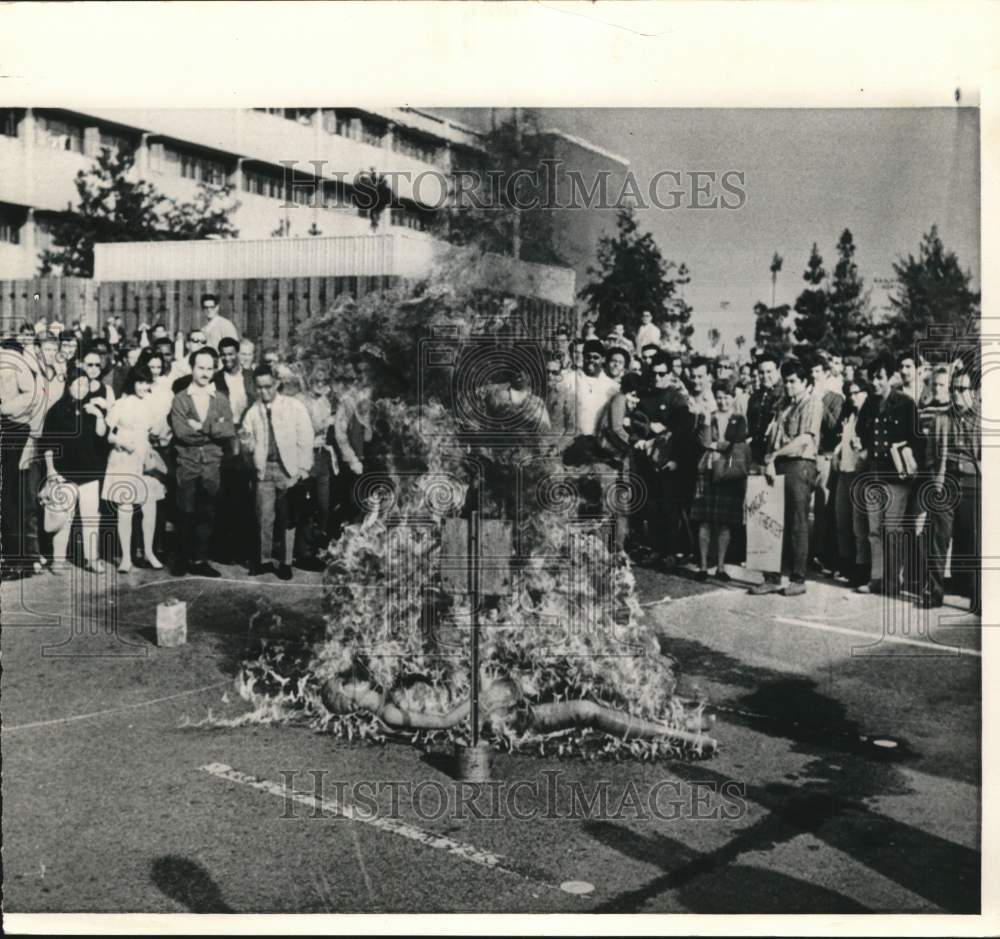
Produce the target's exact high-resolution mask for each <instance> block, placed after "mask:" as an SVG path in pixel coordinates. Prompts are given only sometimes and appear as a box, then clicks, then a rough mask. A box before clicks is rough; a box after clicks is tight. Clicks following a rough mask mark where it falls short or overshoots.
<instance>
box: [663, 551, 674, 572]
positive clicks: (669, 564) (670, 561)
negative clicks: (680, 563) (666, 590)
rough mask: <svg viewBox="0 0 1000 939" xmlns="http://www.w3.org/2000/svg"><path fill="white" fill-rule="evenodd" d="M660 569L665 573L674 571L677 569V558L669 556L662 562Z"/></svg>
mask: <svg viewBox="0 0 1000 939" xmlns="http://www.w3.org/2000/svg"><path fill="white" fill-rule="evenodd" d="M660 567H662V568H663V570H665V571H672V570H673V569H674V568H675V567H677V558H674V557H671V556H670V555H669V554H668V555H666V556H665V557H663V558H662V559H661V560H660Z"/></svg>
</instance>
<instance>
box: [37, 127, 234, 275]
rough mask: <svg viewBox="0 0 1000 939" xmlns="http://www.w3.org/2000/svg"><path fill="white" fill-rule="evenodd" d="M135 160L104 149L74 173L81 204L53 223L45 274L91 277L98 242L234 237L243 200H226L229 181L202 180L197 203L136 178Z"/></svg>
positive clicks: (127, 153) (131, 155) (122, 151)
mask: <svg viewBox="0 0 1000 939" xmlns="http://www.w3.org/2000/svg"><path fill="white" fill-rule="evenodd" d="M134 162H135V154H134V152H132V151H130V150H127V149H120V150H117V151H112V150H111V149H110V148H108V147H104V148H102V149H101V153H100V155H99V156H98V157H97V159H96V160H95V162H94V165H93V166H92V167H90V168H89V169H86V170H80V171H79V172H78V173H77V174H76V180H75V186H76V191H77V196H78V202H77V204H76V205H75V206H73V205H70V206H67V209H66V212H65V214H64V215H63V216H62V217H61V218H60V219H59V220H58V221H57V222H56V223H55V224H54V225H53V228H52V243H53V245H54V247H53V248H49V249H48V250H46V251H43V252H42V253H41V254H40V255H39V264H40V272H41V273H42V274H51V273H55V272H58V273H60V274H62V275H64V276H75V277H93V276H94V244H95V243H97V242H118V241H166V240H179V239H187V238H209V237H223V238H232V237H236V235H237V234H238V232H237V230H236V229H235V228H234V227H233V225H232V222H231V221H230V216H231V215H232V213H233V212H234V211H235V210H236V209H237V208H238V207H239V203H238V202H234V203H230V204H228V205H225V204H223V203H224V202H225V200H227V199H229V198H230V196H231V195H232V191H233V187H232V186H231V185H225V186H214V185H210V184H208V183H202V184H201V185H200V187H199V190H198V195H197V196H196V198H195V201H194V202H178V201H176V200H175V199H170V198H168V197H167V196H164V195H162V194H161V193H160V192H158V191H157V189H156V187H155V186H153V185H152V184H151V183H149V182H147V181H145V180H141V179H140V180H136V179H134V178H132V177H131V175H130V171H131V169H132V166H133V164H134Z"/></svg>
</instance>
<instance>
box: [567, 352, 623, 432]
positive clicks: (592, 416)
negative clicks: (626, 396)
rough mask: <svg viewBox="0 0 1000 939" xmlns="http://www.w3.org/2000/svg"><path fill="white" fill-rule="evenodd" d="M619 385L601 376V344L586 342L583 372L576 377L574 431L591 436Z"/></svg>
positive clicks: (602, 365)
mask: <svg viewBox="0 0 1000 939" xmlns="http://www.w3.org/2000/svg"><path fill="white" fill-rule="evenodd" d="M617 393H618V384H617V383H616V382H615V380H614V379H613V378H609V377H608V376H607V375H606V374H605V373H604V345H603V343H601V342H600V340H597V339H588V340H587V342H586V343H584V346H583V371H582V372H580V373H578V374H577V376H576V432H577V434H581V435H591V436H592V435H594V434H595V433H597V428H598V425H599V423H600V419H601V415H602V414H603V413H604V408H605V407H606V406H607V403H608V402H609V401H610V400H611V399H612V398H613V397H614V396H615V395H616V394H617Z"/></svg>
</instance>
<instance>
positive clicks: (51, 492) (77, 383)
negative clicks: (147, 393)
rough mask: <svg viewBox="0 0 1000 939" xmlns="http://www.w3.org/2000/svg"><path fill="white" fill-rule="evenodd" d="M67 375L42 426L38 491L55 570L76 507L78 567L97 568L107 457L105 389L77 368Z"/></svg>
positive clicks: (62, 558) (66, 544)
mask: <svg viewBox="0 0 1000 939" xmlns="http://www.w3.org/2000/svg"><path fill="white" fill-rule="evenodd" d="M67 379H68V383H67V385H66V391H65V393H64V394H63V396H62V398H60V399H59V400H58V401H57V402H56V403H55V404H54V405H53V406H52V407H51V408H50V409H49V412H48V414H46V415H45V426H44V428H43V430H42V442H41V446H42V453H43V454H44V457H45V467H46V471H47V474H48V475H47V479H46V482H45V486H44V489H43V492H42V496H41V498H42V502H43V504H44V505H45V508H46V513H45V514H46V529H47V530H51V532H52V557H53V561H54V562H55V563H54V565H53V566H54V567H55V568H56V569H57V570H58V569H61V567H62V565H61V562H63V561H65V560H66V556H67V553H68V551H69V536H70V531H71V529H72V521H73V516H74V515H75V514H76V511H77V508H78V507H79V510H80V527H81V528H82V530H83V556H84V568H85V569H86V570H88V571H92V572H93V573H100V571H101V566H102V565H101V561H100V559H99V558H98V528H99V525H100V490H101V477H102V476H103V475H104V466H105V464H106V462H107V456H108V445H107V441H106V439H105V436H106V434H107V425H106V423H105V418H104V408H105V407H106V403H105V400H104V398H103V397H102V395H103V392H104V390H105V389H104V387H103V386H102V385H101V384H100V382H98V381H96V380H91V379H89V378H88V377H87V376H86V375H85V374H80V372H79V371H77V372H76V374H73V373H72V372H71V373H70V374H68V375H67Z"/></svg>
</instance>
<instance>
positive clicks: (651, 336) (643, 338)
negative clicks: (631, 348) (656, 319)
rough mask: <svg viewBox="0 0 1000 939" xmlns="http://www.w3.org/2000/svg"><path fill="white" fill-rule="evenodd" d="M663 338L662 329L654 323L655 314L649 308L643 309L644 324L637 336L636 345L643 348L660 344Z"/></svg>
mask: <svg viewBox="0 0 1000 939" xmlns="http://www.w3.org/2000/svg"><path fill="white" fill-rule="evenodd" d="M661 339H662V334H661V333H660V329H659V327H658V326H656V325H655V324H654V323H653V314H652V313H650V312H649V310H643V311H642V325H641V326H640V327H639V332H638V333H636V336H635V347H636V348H637V349H642V348H643V347H644V346H658V345H659V344H660V340H661Z"/></svg>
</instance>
